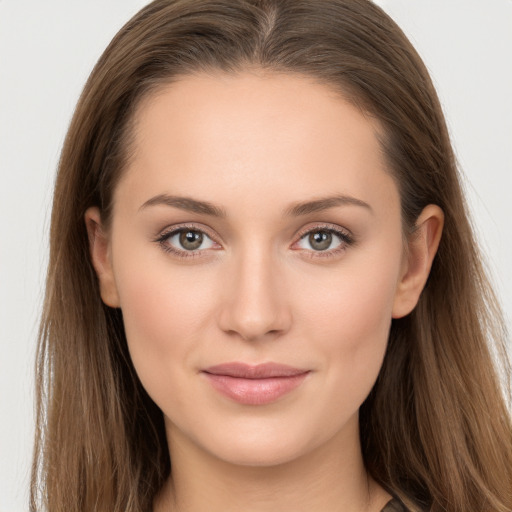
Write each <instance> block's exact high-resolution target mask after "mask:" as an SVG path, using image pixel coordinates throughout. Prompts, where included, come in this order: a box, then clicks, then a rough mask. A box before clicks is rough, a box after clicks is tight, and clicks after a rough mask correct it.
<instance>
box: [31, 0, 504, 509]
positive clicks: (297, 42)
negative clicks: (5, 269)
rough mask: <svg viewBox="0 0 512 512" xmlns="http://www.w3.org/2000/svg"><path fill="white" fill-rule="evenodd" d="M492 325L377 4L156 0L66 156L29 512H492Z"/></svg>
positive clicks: (435, 129) (495, 321) (126, 35)
mask: <svg viewBox="0 0 512 512" xmlns="http://www.w3.org/2000/svg"><path fill="white" fill-rule="evenodd" d="M501 325H502V323H501V321H500V316H499V308H498V306H497V305H496V301H495V299H494V296H493V294H492V291H491V289H490V288H489V286H488V284H487V282H486V279H485V276H484V273H483V271H482V268H481V262H480V256H479V254H478V251H477V249H476V244H475V243H474V239H473V235H472V233H471V229H470V225H469V223H468V220H467V215H466V210H465V205H464V200H463V196H462V193H461V189H460V184H459V178H458V175H457V171H456V167H455V163H454V157H453V153H452V149H451V147H450V142H449V137H448V134H447V130H446V126H445V123H444V119H443V115H442V112H441V109H440V106H439V102H438V100H437V97H436V94H435V91H434V89H433V87H432V84H431V82H430V79H429V77H428V73H427V71H426V70H425V67H424V66H423V64H422V62H421V60H420V59H419V57H418V56H417V54H416V53H415V51H414V49H413V48H412V47H411V45H410V43H409V42H408V41H407V40H406V38H405V36H404V35H403V34H402V32H401V31H400V29H399V28H398V27H397V26H396V25H395V24H394V23H393V22H392V21H391V20H390V19H389V18H388V17H387V16H386V15H385V14H384V13H383V12H382V11H381V10H380V9H379V8H378V7H376V6H375V5H373V4H372V3H370V2H367V1H361V0H359V1H354V0H350V1H349V0H345V1H342V0H338V1H304V2H303V1H297V0H294V1H291V0H290V1H283V0H280V1H279V0H244V1H235V2H234V1H232V0H230V1H227V0H226V1H220V0H219V1H213V0H210V1H208V0H182V1H179V0H178V1H168V0H166V1H163V0H158V1H156V2H153V3H152V4H150V5H149V6H147V7H146V8H144V9H143V10H142V11H141V12H140V13H139V14H137V15H136V16H135V17H134V18H133V19H132V20H131V21H130V22H128V24H127V25H126V26H125V27H124V28H123V29H122V30H121V31H120V32H119V34H118V35H117V36H116V37H115V38H114V40H113V41H112V43H111V44H110V45H109V47H108V48H107V50H106V51H105V53H104V54H103V56H102V57H101V59H100V61H99V62H98V64H97V66H96V68H95V69H94V71H93V73H92V75H91V77H90V79H89V81H88V83H87V84H86V87H85V90H84V92H83V95H82V97H81V99H80V102H79V104H78V107H77V110H76V112H75V116H74V118H73V121H72V123H71V126H70V129H69V132H68V136H67V139H66V142H65V146H64V149H63V153H62V157H61V162H60V168H59V174H58V178H57V183H56V189H55V199H54V207H53V216H52V228H51V257H50V266H49V274H48V282H47V295H46V303H45V310H44V315H43V321H42V327H41V336H40V349H39V366H38V379H39V380H38V386H39V404H38V405H39V423H38V425H39V428H38V436H37V439H36V456H35V460H34V470H33V487H32V489H33V490H32V509H33V510H37V509H38V507H39V505H38V503H39V502H41V503H42V504H43V505H44V506H46V508H47V509H48V510H52V511H53V510H66V511H73V510H77V511H78V510H83V511H90V510H98V511H99V510H108V511H111V510H123V511H124V510H134V511H135V510H155V511H156V512H160V511H164V510H169V511H170V510H172V511H174V510H180V511H192V510H193V511H198V510H252V511H254V512H256V511H263V510H268V509H271V508H272V509H279V510H288V509H289V510H323V511H335V510H344V511H373V512H378V511H380V510H411V511H419V510H431V511H441V510H443V511H444V510H447V511H450V512H451V511H454V512H455V511H456V512H459V511H460V512H462V511H468V510H486V511H506V510H510V509H511V508H512V498H511V488H510V482H511V481H512V448H511V439H512V428H511V420H510V414H509V411H508V410H507V407H506V404H505V399H504V393H503V387H502V384H501V383H500V382H503V380H502V381H500V375H505V376H507V375H510V369H509V367H508V366H507V362H506V357H505V348H504V340H505V334H504V333H503V332H502V329H501ZM496 355H498V356H499V359H500V361H502V365H501V366H498V365H496V366H495V365H494V363H493V361H494V360H495V359H496V360H497V359H498V358H497V357H495V356H496ZM500 371H501V372H503V373H500ZM506 378H508V377H506Z"/></svg>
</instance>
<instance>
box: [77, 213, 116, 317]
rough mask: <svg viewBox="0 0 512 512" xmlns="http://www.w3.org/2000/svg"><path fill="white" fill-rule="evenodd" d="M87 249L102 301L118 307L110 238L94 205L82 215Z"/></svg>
mask: <svg viewBox="0 0 512 512" xmlns="http://www.w3.org/2000/svg"><path fill="white" fill-rule="evenodd" d="M84 220H85V225H86V227H87V234H88V235H89V251H90V254H91V260H92V265H93V267H94V270H95V271H96V274H97V276H98V281H99V284H100V294H101V298H102V300H103V302H104V303H105V304H106V305H107V306H110V307H112V308H118V307H119V295H118V293H117V287H116V283H115V280H114V272H113V269H112V261H111V254H110V240H109V238H108V236H107V235H106V233H105V232H104V230H103V228H102V223H101V215H100V211H99V209H98V208H96V207H91V208H88V209H87V211H86V212H85V215H84Z"/></svg>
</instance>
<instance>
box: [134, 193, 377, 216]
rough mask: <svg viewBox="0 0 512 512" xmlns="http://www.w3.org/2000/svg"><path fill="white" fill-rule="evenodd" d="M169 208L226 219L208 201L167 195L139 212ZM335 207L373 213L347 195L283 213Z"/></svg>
mask: <svg viewBox="0 0 512 512" xmlns="http://www.w3.org/2000/svg"><path fill="white" fill-rule="evenodd" d="M158 205H163V206H171V207H174V208H179V209H180V210H185V211H188V212H193V213H199V214H202V215H209V216H211V217H219V218H226V217H227V214H226V210H224V209H223V208H221V207H219V206H215V205H214V204H212V203H210V202H208V201H199V200H198V199H192V198H191V197H183V196H172V195H168V194H159V195H157V196H154V197H152V198H151V199H148V200H147V201H146V202H145V203H144V204H143V205H142V206H141V207H140V208H139V211H140V210H143V209H146V208H148V207H150V206H158ZM336 206H359V207H362V208H365V209H367V210H369V211H370V212H371V213H373V209H372V207H371V206H370V205H369V204H368V203H365V202H364V201H362V200H361V199H357V198H355V197H352V196H347V195H335V196H329V197H323V198H320V199H314V200H312V201H303V202H298V203H293V204H292V205H290V206H289V207H288V208H286V210H285V211H284V215H285V216H286V217H300V216H303V215H308V214H310V213H316V212H320V211H323V210H328V209H330V208H334V207H336Z"/></svg>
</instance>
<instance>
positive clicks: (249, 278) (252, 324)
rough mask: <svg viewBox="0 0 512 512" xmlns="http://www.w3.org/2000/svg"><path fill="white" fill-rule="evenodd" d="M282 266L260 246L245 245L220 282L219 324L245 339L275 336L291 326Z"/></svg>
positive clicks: (224, 329)
mask: <svg viewBox="0 0 512 512" xmlns="http://www.w3.org/2000/svg"><path fill="white" fill-rule="evenodd" d="M284 283H285V280H284V279H283V274H282V269H281V270H280V268H279V266H278V265H277V263H276V261H275V258H273V257H272V255H271V254H269V253H268V252H265V251H263V250H261V249H258V250H254V247H253V248H252V249H248V250H247V251H244V254H241V255H240V256H239V257H238V258H237V259H236V261H234V262H233V265H232V269H230V272H229V281H228V282H226V283H225V284H224V285H223V288H224V289H223V291H222V295H221V296H222V297H223V299H222V301H221V308H220V315H219V327H220V328H221V329H222V330H223V331H224V332H226V333H229V334H231V335H238V336H239V337H241V338H242V339H244V340H247V341H256V340H261V339H268V338H275V337H278V336H280V335H282V334H283V333H285V332H286V331H288V329H289V328H290V325H291V311H290V308H289V305H288V304H287V301H286V293H285V292H286V290H285V286H284Z"/></svg>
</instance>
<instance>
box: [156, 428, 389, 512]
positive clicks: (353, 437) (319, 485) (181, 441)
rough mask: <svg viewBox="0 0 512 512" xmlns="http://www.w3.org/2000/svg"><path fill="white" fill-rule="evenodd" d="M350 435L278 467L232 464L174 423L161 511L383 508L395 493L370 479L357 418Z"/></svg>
mask: <svg viewBox="0 0 512 512" xmlns="http://www.w3.org/2000/svg"><path fill="white" fill-rule="evenodd" d="M354 426H355V428H352V429H351V431H350V432H349V435H347V432H346V431H345V432H344V435H338V436H336V437H334V438H332V439H330V440H329V441H328V442H327V443H325V444H323V445H322V446H319V447H316V448H314V449H313V450H311V451H309V452H307V453H306V454H304V455H302V456H300V457H298V458H296V459H294V460H292V461H287V462H283V463H280V464H276V465H272V466H249V465H239V464H232V463H230V462H226V461H223V460H220V459H219V458H217V457H215V456H214V455H212V454H210V453H208V452H205V451H204V450H202V449H201V447H198V446H197V445H196V444H194V443H193V442H192V441H191V440H190V439H189V438H187V437H186V436H184V435H183V433H181V432H180V431H178V430H177V429H175V428H173V427H172V426H168V429H167V436H168V440H169V449H170V452H171V454H172V457H171V460H172V475H171V478H169V480H168V482H167V484H166V485H165V486H164V488H163V489H162V492H161V493H160V495H159V496H158V498H157V500H156V501H155V509H154V510H155V512H235V511H236V512H238V511H240V510H243V511H244V512H270V511H271V512H275V511H276V510H280V511H285V510H286V511H289V510H290V511H293V512H306V511H307V512H311V511H317V510H321V511H322V512H340V511H343V512H378V511H380V510H381V509H382V507H383V506H384V505H385V503H386V502H387V501H388V500H389V499H390V496H389V495H388V494H387V493H386V492H385V491H384V490H383V489H382V488H381V487H380V486H379V485H378V484H376V482H375V481H373V480H372V479H371V478H369V477H368V475H367V473H366V471H365V468H364V464H363V460H362V455H361V449H360V443H359V436H358V429H357V421H355V425H354Z"/></svg>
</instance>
